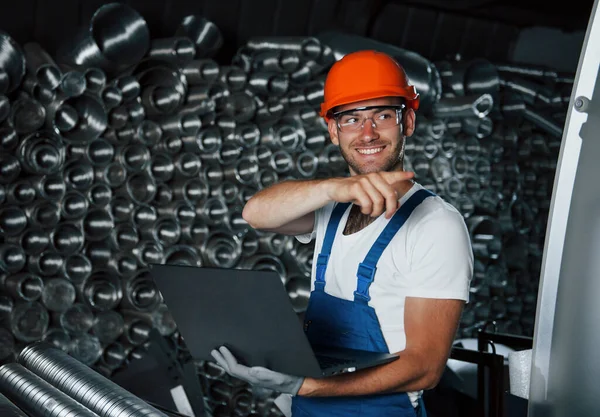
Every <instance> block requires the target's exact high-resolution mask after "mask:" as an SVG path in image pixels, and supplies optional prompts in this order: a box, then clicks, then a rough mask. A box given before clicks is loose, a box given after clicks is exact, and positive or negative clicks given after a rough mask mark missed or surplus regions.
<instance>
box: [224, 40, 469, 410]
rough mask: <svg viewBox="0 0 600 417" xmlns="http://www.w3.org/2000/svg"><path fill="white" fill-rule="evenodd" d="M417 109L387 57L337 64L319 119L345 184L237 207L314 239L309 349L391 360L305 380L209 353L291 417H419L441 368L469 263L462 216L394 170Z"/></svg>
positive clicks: (368, 54)
mask: <svg viewBox="0 0 600 417" xmlns="http://www.w3.org/2000/svg"><path fill="white" fill-rule="evenodd" d="M418 105H419V95H418V94H417V92H416V90H415V88H414V87H413V86H411V85H409V84H408V80H407V77H406V74H405V72H404V70H403V69H402V67H400V65H398V63H397V62H396V61H394V60H393V59H392V58H391V57H389V56H387V55H385V54H383V53H380V52H375V51H359V52H354V53H351V54H348V55H346V56H345V57H344V58H342V59H341V60H340V61H338V62H336V63H335V64H334V65H333V66H332V68H331V70H330V71H329V73H328V76H327V79H326V82H325V92H324V103H323V104H322V105H321V115H322V116H323V117H324V118H325V120H326V121H327V123H328V130H329V134H330V137H331V141H332V142H333V143H334V144H335V145H337V146H339V147H340V151H341V153H342V155H343V157H344V159H345V160H346V162H347V163H348V166H349V171H350V176H349V177H344V178H330V179H319V180H307V181H285V182H282V183H279V184H275V185H273V186H271V187H270V188H267V189H264V190H262V191H260V192H259V193H257V194H256V195H255V196H253V197H252V198H251V199H250V200H249V201H248V203H247V204H246V206H245V208H244V212H243V216H244V219H245V220H246V221H247V222H248V223H249V224H250V225H251V226H252V227H254V228H256V229H261V230H266V231H273V232H278V233H285V234H290V235H295V236H296V237H297V239H299V240H300V241H301V242H303V243H307V242H309V241H310V240H311V239H312V238H316V244H315V256H314V262H313V273H312V289H313V290H312V292H311V296H310V302H309V305H308V308H307V311H306V315H305V325H304V329H305V332H306V334H307V336H308V338H309V340H310V341H311V343H315V344H317V343H318V344H328V345H335V346H340V347H347V348H354V349H364V350H371V351H380V352H398V353H399V359H398V360H396V361H394V362H391V363H389V364H385V365H381V366H377V367H373V368H369V369H365V370H359V371H356V372H353V373H346V374H341V375H336V376H332V377H327V378H321V379H313V378H300V377H295V376H290V375H283V374H279V373H276V372H273V371H270V370H266V369H264V368H258V367H254V368H247V367H245V366H243V365H241V364H238V363H237V361H236V360H235V358H234V357H233V356H232V355H231V353H230V352H229V351H227V349H225V348H220V349H219V350H218V351H217V350H215V351H213V356H214V357H215V359H217V361H218V362H219V363H220V364H221V365H222V366H223V367H224V368H225V369H226V370H227V371H228V372H229V373H230V374H231V375H233V376H236V377H240V378H242V379H245V380H246V381H248V382H250V383H253V384H256V385H260V386H263V387H266V388H270V389H275V390H278V391H280V392H287V393H289V394H292V395H294V398H293V403H292V414H293V415H294V416H338V415H339V416H359V415H360V416H387V415H390V416H411V417H414V416H415V415H419V416H424V415H425V410H424V406H423V404H422V401H421V393H422V391H423V390H425V389H430V388H433V387H434V386H435V385H436V384H437V382H438V381H439V379H440V377H441V375H442V372H443V370H444V368H445V365H446V362H447V359H448V355H449V352H450V349H451V345H452V342H453V339H454V336H455V333H456V330H457V327H458V323H459V320H460V315H461V312H462V308H463V305H464V302H465V301H467V300H468V287H469V282H470V279H471V276H472V271H473V255H472V250H471V244H470V240H469V234H468V232H467V230H466V227H465V224H464V221H463V218H462V216H461V214H460V213H458V211H457V210H456V209H454V207H452V206H451V205H449V204H447V203H446V202H444V201H443V200H442V199H441V198H440V197H438V196H435V195H434V194H433V193H431V192H429V191H428V190H425V189H424V188H423V187H421V186H420V185H419V184H417V183H415V182H413V181H412V180H411V178H412V177H413V174H412V173H407V172H404V171H403V157H404V142H405V139H406V137H408V136H411V135H412V133H413V132H414V129H415V118H416V116H415V110H417V109H418ZM384 230H385V232H384ZM382 232H383V233H382Z"/></svg>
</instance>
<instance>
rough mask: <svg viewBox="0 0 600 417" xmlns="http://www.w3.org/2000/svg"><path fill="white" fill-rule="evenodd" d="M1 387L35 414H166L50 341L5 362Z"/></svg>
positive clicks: (0, 371) (159, 416) (130, 416)
mask: <svg viewBox="0 0 600 417" xmlns="http://www.w3.org/2000/svg"><path fill="white" fill-rule="evenodd" d="M0 388H1V389H2V391H3V392H4V393H5V394H6V395H7V396H8V397H9V398H10V400H12V401H13V402H14V403H15V404H16V405H18V406H19V407H20V408H21V409H22V410H24V411H25V412H27V414H28V415H30V416H33V417H37V416H39V417H41V416H48V417H66V416H71V415H73V416H75V415H76V416H82V417H117V416H128V417H166V415H165V414H164V413H162V412H160V411H158V410H157V409H156V408H154V407H152V406H150V405H149V404H147V403H146V402H145V401H143V400H142V399H140V398H138V397H136V396H135V395H133V394H131V393H129V392H128V391H126V390H124V389H123V388H121V387H119V386H118V385H117V384H115V383H114V382H112V381H110V380H109V379H107V378H105V377H103V376H102V375H100V374H99V373H97V372H95V371H94V370H92V369H90V368H89V367H88V366H86V365H84V364H83V363H81V362H80V361H78V360H77V359H75V358H73V357H72V356H70V355H68V354H67V353H65V352H63V351H62V350H61V349H58V348H56V347H54V346H52V345H51V344H49V343H47V342H36V343H33V344H31V345H29V346H27V347H26V348H25V349H23V351H22V352H21V354H20V355H19V358H18V362H15V363H8V364H5V365H3V366H2V367H0Z"/></svg>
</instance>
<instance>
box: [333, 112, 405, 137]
mask: <svg viewBox="0 0 600 417" xmlns="http://www.w3.org/2000/svg"><path fill="white" fill-rule="evenodd" d="M401 116H402V109H400V108H396V107H372V108H368V109H365V110H348V111H345V112H343V113H341V114H340V115H338V116H337V124H338V128H339V129H340V131H341V132H355V131H358V130H360V129H362V128H363V127H364V125H365V123H366V122H367V120H370V121H371V123H372V125H373V127H374V128H375V129H380V130H381V129H389V128H392V127H395V126H398V124H399V123H400V120H401V119H402V117H401Z"/></svg>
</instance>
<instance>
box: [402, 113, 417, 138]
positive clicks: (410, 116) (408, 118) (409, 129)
mask: <svg viewBox="0 0 600 417" xmlns="http://www.w3.org/2000/svg"><path fill="white" fill-rule="evenodd" d="M416 118H417V116H416V114H415V111H414V110H413V109H407V110H406V112H405V113H404V121H403V123H404V136H412V134H413V133H414V132H415V119H416Z"/></svg>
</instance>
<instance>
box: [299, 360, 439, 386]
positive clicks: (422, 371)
mask: <svg viewBox="0 0 600 417" xmlns="http://www.w3.org/2000/svg"><path fill="white" fill-rule="evenodd" d="M438 379H439V375H438V372H437V371H436V370H435V369H433V368H431V367H429V366H428V364H427V360H426V359H425V357H423V356H422V355H419V354H411V353H407V352H406V351H404V352H400V358H399V359H398V360H396V361H394V362H391V363H389V364H386V365H382V366H377V367H373V368H369V369H364V370H360V371H357V372H352V373H346V374H341V375H335V376H331V377H326V378H321V379H314V378H306V379H305V382H304V384H303V385H302V387H301V388H300V391H299V392H298V395H301V396H307V397H334V396H347V395H370V394H380V393H386V392H406V391H419V390H423V389H429V388H431V387H432V386H434V385H435V384H436V383H437V381H438Z"/></svg>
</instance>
